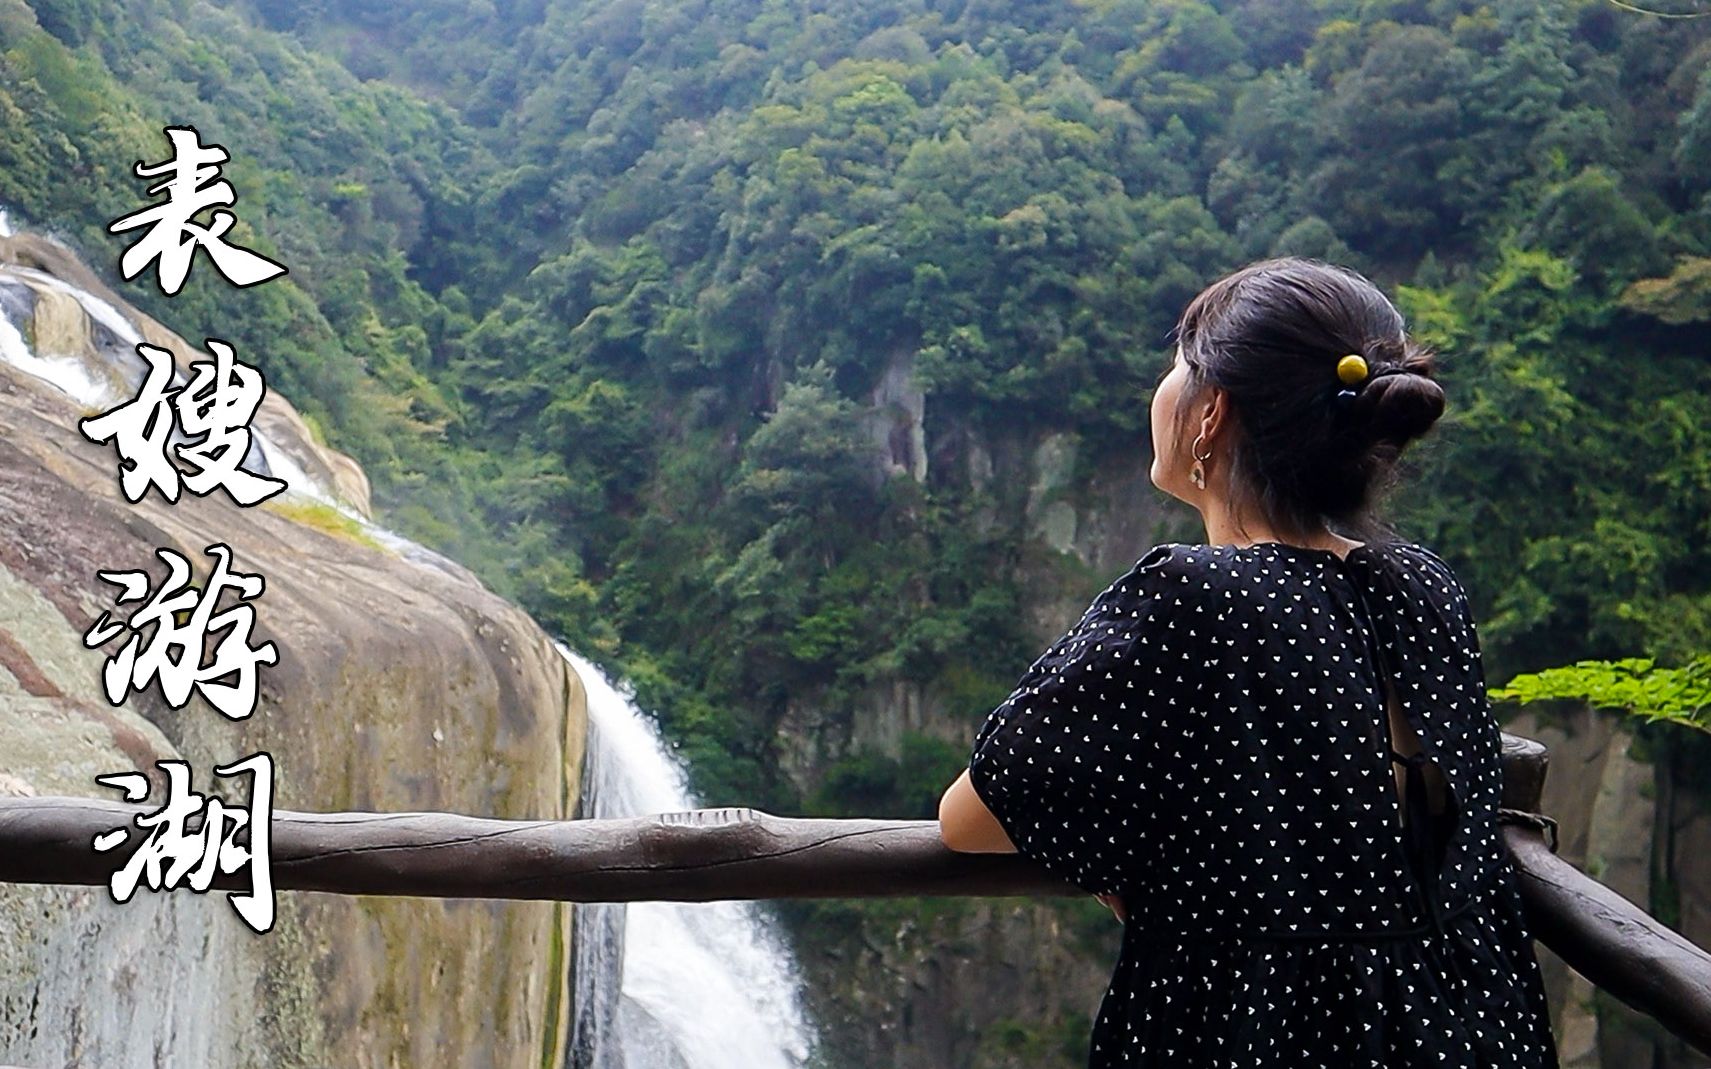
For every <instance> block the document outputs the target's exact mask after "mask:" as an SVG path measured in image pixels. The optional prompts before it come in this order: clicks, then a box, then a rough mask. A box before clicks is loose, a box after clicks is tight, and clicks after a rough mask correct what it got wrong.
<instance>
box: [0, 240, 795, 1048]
mask: <svg viewBox="0 0 1711 1069" xmlns="http://www.w3.org/2000/svg"><path fill="white" fill-rule="evenodd" d="M10 233H11V228H10V225H9V224H8V221H7V217H6V212H5V209H4V208H0V236H7V235H9V234H10ZM26 330H27V333H26ZM32 339H33V341H34V346H33V347H32V344H31V341H32ZM142 340H143V339H142V336H141V334H140V333H139V332H138V331H137V329H136V327H135V326H134V325H133V324H132V323H131V322H130V321H129V320H127V319H126V318H125V316H124V314H123V313H121V312H120V311H119V310H118V309H117V308H115V307H114V306H113V305H112V304H110V303H108V302H107V301H104V300H102V299H101V298H99V297H97V296H95V295H94V294H91V293H88V292H86V291H84V290H83V289H81V288H79V287H76V286H73V285H70V284H69V283H67V282H65V281H64V280H62V279H60V278H57V277H55V276H54V275H51V274H49V273H47V272H44V271H39V270H36V269H34V268H30V267H25V266H22V265H19V264H0V362H4V363H7V364H10V365H12V366H13V367H16V368H18V369H20V370H22V371H25V372H28V373H29V374H31V375H34V376H35V377H37V378H40V379H42V380H44V381H46V382H48V383H50V384H52V385H53V386H55V387H56V388H58V389H59V390H60V391H61V392H63V393H65V394H67V395H68V396H69V397H71V398H72V399H73V400H74V401H75V402H76V403H77V404H78V405H80V406H83V407H84V408H90V409H105V408H109V407H111V406H112V405H114V404H117V403H119V402H120V401H122V400H125V399H128V398H129V397H130V396H132V395H133V394H134V393H135V390H136V388H137V386H138V384H140V383H141V381H142V379H143V377H144V375H145V374H146V373H147V365H146V363H145V361H144V360H143V357H142V356H141V354H139V353H137V352H136V344H137V343H138V342H139V341H142ZM186 381H188V380H187V378H186V376H185V375H184V373H183V372H182V371H180V370H178V369H177V368H175V369H174V371H173V378H172V382H173V385H174V386H180V385H183V384H184V383H185V382H186ZM250 433H251V448H250V452H249V454H248V455H247V456H246V457H245V459H244V461H243V462H242V464H241V466H242V467H243V468H244V469H245V470H248V471H252V472H255V473H257V474H261V475H269V476H272V477H274V478H277V479H283V480H284V481H285V482H286V483H287V489H286V490H285V491H284V492H283V493H282V494H281V495H280V497H282V498H289V497H296V498H298V499H302V500H309V501H314V502H318V503H320V504H324V505H328V506H331V507H332V508H335V509H337V510H338V511H339V512H340V513H342V514H343V515H345V516H348V517H349V518H350V519H352V520H353V521H355V522H356V523H357V524H359V525H360V527H361V530H362V532H363V533H364V534H366V535H368V536H369V537H371V538H373V539H374V540H375V541H377V542H379V543H381V544H382V545H385V546H386V547H388V548H389V549H391V550H392V551H393V552H396V553H398V554H399V555H400V556H402V557H404V558H405V559H407V560H410V561H413V562H415V563H417V564H419V565H421V566H424V567H433V568H439V569H443V570H446V571H451V572H454V573H456V574H459V575H462V576H468V575H469V573H468V572H467V570H466V569H464V568H463V566H462V565H459V564H457V563H456V562H455V561H452V560H451V559H449V558H447V557H445V556H443V555H441V554H439V553H437V552H435V551H433V550H431V549H429V548H427V547H426V546H422V545H420V544H418V543H416V542H414V541H411V540H410V539H408V538H405V537H403V536H402V535H399V534H396V533H394V532H392V531H390V530H388V529H387V528H385V527H383V526H381V525H379V524H377V523H374V522H373V521H371V520H369V519H368V518H367V517H365V516H363V515H362V514H361V513H360V512H358V511H357V510H356V509H354V508H352V507H351V506H350V505H349V504H348V503H347V502H345V501H343V500H342V499H340V498H339V497H338V496H337V495H336V494H335V493H333V492H332V491H331V490H330V489H328V488H327V487H325V486H323V485H321V484H320V483H319V482H318V481H317V480H316V479H315V478H314V477H313V476H312V475H311V474H310V473H309V472H307V471H306V470H305V469H304V468H303V466H302V465H301V464H299V463H298V462H297V461H296V460H295V459H294V458H293V456H292V454H291V453H290V452H289V451H288V450H287V449H285V448H282V447H281V445H280V444H279V443H276V442H274V441H272V440H270V439H269V438H268V436H267V435H266V434H265V433H264V432H262V431H261V430H260V429H259V428H255V427H252V428H251V432H250ZM171 440H172V442H179V441H183V440H184V438H183V435H182V433H181V432H179V431H178V430H177V429H176V428H174V431H173V436H172V439H171ZM471 581H475V580H474V579H473V577H471ZM554 645H555V646H556V647H557V648H558V651H559V653H560V654H561V655H562V656H563V657H564V658H565V660H566V661H568V662H569V664H570V666H571V668H572V669H573V670H574V671H575V672H576V673H577V675H578V676H579V677H580V678H581V680H582V682H583V685H584V687H585V688H586V690H587V693H588V745H587V758H586V761H585V763H584V777H583V797H582V807H581V810H580V812H581V813H582V814H583V815H584V816H591V817H614V816H632V815H637V814H644V813H659V812H676V811H679V810H684V809H694V808H697V807H698V805H699V803H697V802H696V801H694V800H693V799H692V798H691V796H690V794H689V791H688V789H687V787H686V785H685V779H684V776H683V773H682V770H681V768H680V767H679V766H678V764H677V762H676V761H675V760H674V759H673V758H672V757H671V756H670V754H669V753H668V752H667V751H666V749H665V747H664V746H663V745H662V744H661V742H660V740H659V737H658V735H657V734H656V733H655V732H654V730H653V728H652V726H651V725H650V723H649V722H648V721H647V719H646V718H645V717H644V716H643V715H642V714H641V712H640V711H639V710H638V709H636V707H635V705H634V703H633V702H632V701H631V700H630V698H629V697H628V696H626V695H624V694H621V693H620V692H619V691H618V689H617V688H615V687H614V686H613V685H612V684H611V683H610V682H609V681H608V680H607V679H606V677H605V675H604V674H602V673H601V672H600V670H599V669H598V668H597V667H595V666H594V665H593V664H592V663H591V662H589V661H588V660H586V659H585V658H583V657H581V656H580V655H578V654H577V653H575V652H574V651H572V650H570V649H569V648H567V647H565V646H564V645H563V644H562V643H556V642H555V643H554ZM4 890H5V889H4V888H0V892H3V891H4ZM58 893H60V894H65V895H83V896H87V895H89V894H90V893H92V892H89V891H86V890H81V889H77V890H65V889H61V890H60V891H59V892H58ZM192 905H199V903H187V902H186V900H185V899H184V898H183V897H182V896H164V897H160V898H157V897H155V896H150V895H143V896H141V897H140V899H139V900H138V901H136V902H133V903H132V904H130V905H128V906H127V908H128V909H130V910H132V911H133V913H136V914H139V915H141V914H146V915H147V916H148V923H147V925H146V926H145V925H136V926H133V927H129V928H124V929H123V930H121V927H120V926H114V927H112V928H105V929H102V934H101V936H100V939H99V940H98V941H94V940H90V939H88V938H87V937H85V938H71V937H69V936H67V937H65V938H54V939H50V940H48V943H47V945H49V946H51V947H53V948H54V950H55V953H51V954H44V955H43V957H42V958H41V960H39V961H37V962H36V963H35V964H36V966H37V967H38V968H39V969H40V970H41V971H42V973H43V975H45V976H50V977H55V978H56V981H55V988H56V989H57V990H67V991H80V990H90V991H92V990H96V989H97V987H98V984H97V983H96V978H97V977H101V976H107V975H112V974H113V973H114V971H115V970H117V969H119V968H120V967H121V966H120V962H121V961H122V960H125V959H126V958H128V957H130V956H132V955H136V954H141V955H142V956H143V957H144V958H145V959H146V958H150V957H151V956H152V958H155V959H159V958H161V957H162V956H163V955H166V956H168V957H169V958H170V959H171V961H172V962H173V963H174V965H173V972H172V975H173V976H174V977H175V982H174V984H172V985H171V986H170V987H169V988H168V989H166V990H165V991H164V992H163V994H162V995H161V1000H160V1001H153V1002H151V1001H150V1000H149V999H138V1000H133V1001H127V1002H125V1004H123V1005H118V1004H113V1003H103V1004H101V1005H98V1006H94V1007H84V1006H82V1005H81V1004H80V1003H75V1004H68V1006H64V1007H60V1006H53V1007H45V1008H41V1009H36V1008H32V1009H31V1011H30V1012H31V1015H32V1019H36V1020H38V1021H40V1022H41V1023H42V1024H43V1026H45V1027H49V1028H53V1029H56V1030H60V1029H63V1030H65V1033H67V1034H70V1033H75V1034H79V1035H81V1037H82V1038H81V1040H80V1042H82V1043H83V1044H84V1046H85V1050H86V1051H91V1050H92V1051H98V1052H100V1053H101V1058H100V1062H99V1063H100V1064H102V1065H112V1066H116V1067H117V1066H122V1067H126V1069H129V1067H132V1066H135V1067H139V1069H140V1067H141V1066H143V1065H145V1064H156V1063H155V1062H154V1061H152V1060H151V1058H152V1055H151V1053H150V1052H151V1050H152V1049H166V1048H168V1047H170V1049H172V1050H173V1052H174V1053H175V1054H176V1055H180V1056H184V1057H186V1058H187V1061H186V1062H185V1064H197V1065H212V1064H216V1063H218V1062H219V1060H220V1057H221V1056H222V1055H223V1054H224V1053H226V1052H230V1051H232V1050H236V1049H238V1042H239V1041H238V1039H237V1038H236V1036H235V1034H233V1030H232V1028H230V1027H228V1026H227V1025H226V1023H224V1022H225V1018H226V1015H224V1014H223V1013H222V1012H221V1011H220V1010H219V1009H218V1007H220V1006H221V1005H222V1002H223V1001H224V1000H223V998H222V996H221V995H220V994H219V992H222V991H226V990H230V989H232V988H233V987H235V985H236V980H234V979H233V978H232V977H231V976H229V975H227V974H229V973H231V972H232V970H233V968H234V963H235V962H236V961H237V960H238V958H239V957H241V955H240V954H238V953H237V950H236V944H235V943H234V942H233V940H234V939H235V938H236V937H235V936H232V935H231V934H230V932H229V931H228V929H229V927H230V926H226V927H220V926H214V927H213V928H208V927H206V926H203V925H202V923H201V920H200V917H201V914H199V913H196V912H195V911H194V910H192V909H191V908H190V907H191V906H192ZM768 913H769V911H768V910H767V909H765V908H763V904H759V903H751V902H735V901H727V902H631V903H578V904H576V905H575V906H574V907H573V917H574V924H575V935H574V943H575V953H576V961H575V972H576V975H575V980H576V991H575V1006H574V1011H573V1012H574V1014H575V1024H574V1029H573V1035H572V1049H571V1053H570V1055H569V1059H570V1060H569V1062H568V1064H567V1067H566V1069H802V1067H803V1066H804V1065H806V1060H807V1058H808V1056H809V1053H810V1049H811V1047H812V1045H813V1043H814V1038H813V1037H812V1035H811V1033H810V1030H809V1028H808V1026H807V1024H806V1023H805V1021H804V1018H803V1014H802V1012H801V1010H800V1008H799V1007H798V1005H797V1002H796V995H797V992H798V990H799V989H800V983H799V980H798V977H797V974H796V971H795V968H794V965H793V963H792V961H791V959H790V955H789V954H788V951H787V949H786V947H785V946H784V944H783V942H782V941H781V940H780V938H779V937H778V935H777V931H778V929H777V927H776V925H775V924H773V922H772V918H771V917H770V916H769V915H768ZM133 919H134V918H133ZM192 932H193V933H195V936H192V935H191V934H190V933H192ZM145 937H146V938H145ZM210 940H213V942H210ZM88 942H97V943H98V946H99V950H98V952H95V953H90V952H88V951H87V950H84V949H75V948H80V947H83V946H84V945H85V944H86V943H88ZM132 944H136V945H135V946H133V945H132ZM137 946H142V947H148V946H152V947H153V948H154V949H152V950H146V952H144V951H141V950H138V949H137ZM162 948H165V949H162ZM3 993H4V992H3V991H0V994H3ZM210 1012H214V1013H215V1018H214V1019H212V1023H210V1019H209V1018H208V1014H209V1013H210ZM53 1034H55V1035H59V1034H62V1033H61V1032H59V1031H56V1032H54V1033H53ZM145 1038H146V1040H147V1041H146V1042H145V1041H144V1040H145ZM120 1052H123V1054H122V1055H121V1053H120ZM0 1069H3V1067H0Z"/></svg>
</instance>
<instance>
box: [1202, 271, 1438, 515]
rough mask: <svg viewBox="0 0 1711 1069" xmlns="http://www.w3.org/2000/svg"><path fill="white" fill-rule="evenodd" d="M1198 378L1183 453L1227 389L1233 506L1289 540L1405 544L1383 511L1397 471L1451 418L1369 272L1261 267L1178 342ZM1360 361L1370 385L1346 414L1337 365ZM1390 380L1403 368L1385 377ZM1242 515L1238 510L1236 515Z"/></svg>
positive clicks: (1215, 294)
mask: <svg viewBox="0 0 1711 1069" xmlns="http://www.w3.org/2000/svg"><path fill="white" fill-rule="evenodd" d="M1173 333H1174V334H1175V335H1176V340H1177V342H1178V343H1179V344H1180V345H1181V347H1182V358H1183V361H1184V362H1185V363H1186V364H1187V365H1188V369H1189V381H1188V384H1187V385H1186V386H1185V387H1184V389H1183V391H1182V393H1181V395H1180V396H1179V398H1178V403H1177V408H1176V413H1175V418H1176V427H1177V437H1178V442H1177V445H1178V447H1180V446H1181V439H1182V438H1184V437H1191V436H1190V435H1188V434H1187V431H1188V429H1189V428H1188V426H1187V418H1188V413H1189V410H1190V408H1191V407H1192V406H1193V405H1194V403H1195V402H1196V401H1197V400H1200V399H1202V397H1203V396H1204V393H1205V390H1206V388H1207V387H1208V386H1218V387H1222V388H1223V389H1224V390H1226V391H1228V393H1229V400H1230V405H1231V410H1232V415H1233V416H1234V421H1235V423H1236V424H1237V433H1236V434H1235V435H1233V438H1234V441H1233V442H1232V443H1231V445H1230V448H1228V449H1227V450H1221V451H1220V458H1221V459H1222V460H1223V461H1224V462H1226V463H1228V464H1229V465H1230V485H1231V487H1232V490H1231V492H1232V493H1233V494H1237V495H1241V496H1243V497H1245V499H1246V501H1245V504H1246V505H1247V506H1249V507H1252V508H1254V509H1256V510H1257V511H1258V513H1259V514H1260V515H1261V516H1263V517H1265V519H1266V521H1267V523H1269V524H1270V525H1271V526H1272V527H1274V528H1275V529H1277V530H1278V531H1279V532H1282V533H1285V534H1286V535H1288V536H1294V537H1301V536H1303V535H1305V534H1306V533H1307V532H1310V531H1314V530H1316V529H1317V528H1319V527H1321V526H1323V527H1329V528H1330V529H1332V530H1333V531H1335V532H1337V533H1338V534H1341V535H1342V536H1344V537H1347V538H1354V539H1356V540H1359V541H1363V542H1365V541H1380V542H1385V541H1393V540H1394V539H1395V537H1396V536H1395V533H1394V532H1393V531H1392V530H1391V529H1390V527H1389V525H1388V524H1387V523H1385V522H1384V521H1382V520H1381V519H1380V518H1379V517H1378V516H1377V515H1376V508H1375V503H1376V502H1377V501H1378V500H1379V499H1381V498H1382V497H1384V496H1385V495H1386V494H1387V493H1388V491H1389V490H1390V489H1391V488H1392V487H1393V486H1394V485H1395V482H1396V461H1397V459H1398V458H1399V457H1400V456H1401V454H1402V450H1403V449H1404V447H1406V446H1407V444H1408V443H1409V442H1411V441H1413V440H1414V439H1416V438H1418V437H1420V436H1421V435H1423V434H1425V433H1426V432H1427V431H1428V430H1430V429H1431V427H1432V425H1433V424H1434V423H1435V422H1436V421H1437V419H1438V417H1439V416H1441V415H1443V412H1444V391H1443V388H1442V387H1441V386H1439V385H1438V383H1437V382H1436V381H1434V380H1433V378H1432V373H1433V360H1434V356H1435V354H1434V353H1433V352H1432V350H1431V349H1429V348H1428V347H1426V346H1424V345H1422V344H1420V343H1418V342H1416V341H1415V340H1414V339H1412V338H1410V337H1409V336H1408V334H1407V332H1406V331H1405V330H1404V324H1403V321H1402V315H1401V313H1400V312H1398V311H1397V310H1396V308H1395V306H1394V305H1392V304H1391V303H1390V301H1389V300H1388V299H1387V298H1386V297H1385V296H1384V294H1382V293H1380V292H1379V290H1378V287H1377V286H1374V285H1373V284H1372V283H1371V282H1369V281H1368V280H1367V279H1366V278H1365V277H1363V276H1362V275H1360V274H1359V273H1358V272H1355V271H1352V270H1349V269H1348V268H1345V267H1339V266H1337V265H1335V264H1329V263H1325V262H1324V261H1322V260H1315V259H1309V258H1304V257H1295V256H1286V257H1279V258H1276V259H1269V260H1261V261H1259V262H1258V263H1253V264H1249V265H1248V266H1246V267H1244V268H1242V269H1241V270H1239V271H1235V272H1233V273H1231V274H1229V275H1226V276H1224V277H1223V278H1221V279H1219V280H1218V281H1216V282H1214V283H1212V284H1211V285H1210V286H1208V287H1206V289H1205V290H1203V291H1201V293H1200V294H1199V295H1198V296H1196V297H1195V298H1194V299H1193V300H1192V301H1190V302H1189V303H1188V307H1187V308H1186V309H1185V310H1184V311H1183V313H1182V318H1181V319H1179V320H1178V321H1177V325H1176V327H1175V329H1174V331H1173ZM1348 353H1359V354H1360V355H1361V356H1362V357H1363V358H1364V359H1365V360H1366V364H1367V374H1368V376H1369V377H1368V378H1367V379H1366V380H1365V381H1363V382H1360V383H1357V384H1355V387H1354V388H1355V389H1356V390H1358V391H1359V392H1358V394H1357V395H1356V397H1355V398H1354V400H1353V403H1352V404H1350V405H1348V407H1347V408H1346V409H1345V408H1343V407H1342V406H1340V405H1339V404H1337V403H1336V399H1335V394H1336V392H1337V391H1338V390H1340V389H1342V388H1343V383H1342V381H1341V380H1339V379H1338V378H1337V361H1338V360H1340V359H1341V358H1342V357H1343V356H1344V355H1345V354H1348ZM1387 369H1402V371H1403V372H1405V373H1402V374H1396V373H1394V372H1393V373H1391V374H1387V375H1384V376H1382V377H1373V376H1376V375H1378V373H1379V372H1381V371H1385V370H1387ZM1234 504H1236V502H1232V505H1234Z"/></svg>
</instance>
